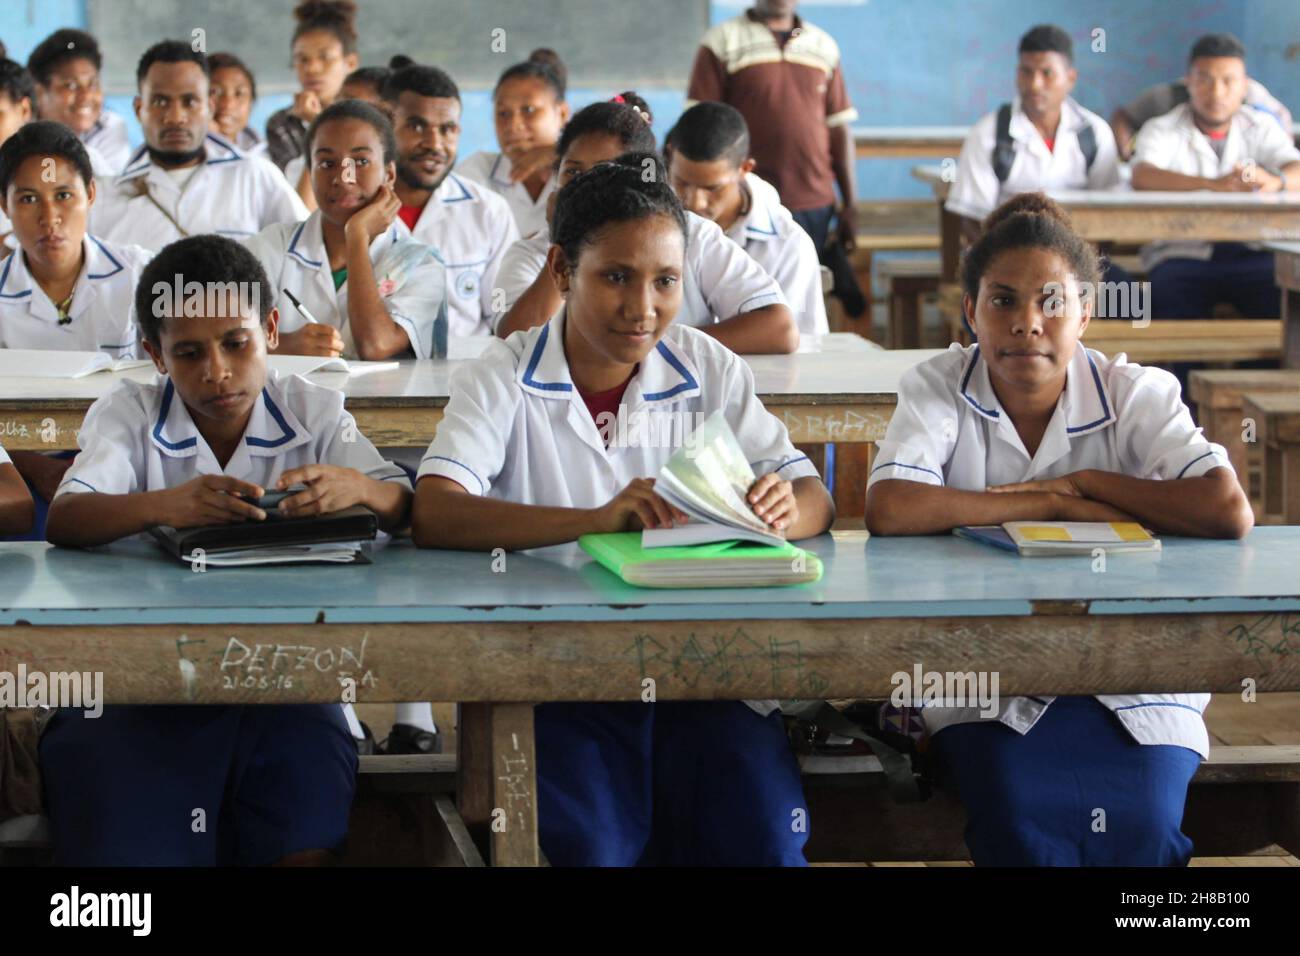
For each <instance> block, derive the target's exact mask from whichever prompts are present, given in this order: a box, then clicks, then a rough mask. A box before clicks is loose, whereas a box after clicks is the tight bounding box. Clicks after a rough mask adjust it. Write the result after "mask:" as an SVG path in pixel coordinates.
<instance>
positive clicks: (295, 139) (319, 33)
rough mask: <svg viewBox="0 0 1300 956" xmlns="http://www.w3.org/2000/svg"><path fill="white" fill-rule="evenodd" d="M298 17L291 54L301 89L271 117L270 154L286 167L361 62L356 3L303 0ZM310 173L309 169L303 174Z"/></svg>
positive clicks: (268, 125)
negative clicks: (313, 122)
mask: <svg viewBox="0 0 1300 956" xmlns="http://www.w3.org/2000/svg"><path fill="white" fill-rule="evenodd" d="M293 16H294V19H295V20H297V21H298V24H297V26H296V27H294V31H293V46H292V49H291V57H292V63H293V71H294V73H295V74H296V75H297V77H298V83H299V84H300V85H301V86H302V89H301V90H299V91H298V93H297V94H295V96H294V98H293V105H292V106H287V107H285V108H284V109H282V110H279V111H277V112H275V113H272V114H271V118H270V119H268V120H267V121H266V142H267V155H268V156H269V157H270V159H271V161H272V162H274V163H275V165H277V166H279V167H280V168H281V169H284V167H285V166H286V165H288V162H289V160H291V159H293V158H294V157H296V156H301V155H302V151H303V145H304V141H305V140H306V137H307V127H308V126H309V125H310V124H311V121H312V120H314V119H315V118H316V117H317V116H318V115H319V114H320V111H321V110H323V109H324V108H325V107H327V106H329V105H330V104H331V103H333V102H334V100H335V99H337V98H338V95H339V90H340V89H342V87H343V80H344V79H345V78H346V77H347V75H348V74H349V73H351V72H352V71H353V70H355V69H356V68H357V65H358V62H359V61H358V59H357V27H356V19H357V5H356V4H355V3H353V2H352V0H302V2H301V3H299V4H298V6H296V7H294V9H293ZM308 175H309V173H308V171H307V170H304V171H303V173H302V177H303V178H307V177H308ZM294 185H295V186H298V185H300V184H298V183H295V184H294Z"/></svg>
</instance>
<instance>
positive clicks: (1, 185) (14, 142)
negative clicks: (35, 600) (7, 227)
mask: <svg viewBox="0 0 1300 956" xmlns="http://www.w3.org/2000/svg"><path fill="white" fill-rule="evenodd" d="M51 163H52V165H51ZM94 202H95V181H94V179H93V177H92V171H91V163H90V157H89V156H87V151H86V148H85V146H84V145H82V142H81V140H79V139H78V138H77V136H76V134H75V133H73V132H72V130H70V129H68V127H66V126H64V125H63V124H62V123H55V122H52V121H49V120H37V121H36V122H34V123H28V124H27V125H26V126H24V127H22V128H21V129H20V130H18V132H17V133H15V134H14V135H13V136H11V137H10V138H9V139H8V140H6V141H5V143H4V145H3V146H0V210H3V211H4V212H5V213H6V214H7V215H8V216H9V218H10V219H11V220H12V223H13V234H14V239H15V240H16V242H17V245H18V249H17V250H16V251H15V252H14V253H13V255H11V256H9V257H8V258H7V259H5V260H4V262H3V263H0V348H10V349H59V350H69V351H88V352H95V351H103V352H107V353H108V354H109V355H111V356H113V357H114V358H134V357H135V356H136V354H137V353H136V339H137V329H136V324H135V315H134V313H133V310H132V305H133V298H132V297H133V295H134V293H135V283H136V279H137V278H138V277H139V275H140V272H141V270H142V269H143V268H144V266H145V264H146V263H147V262H148V261H149V259H150V257H151V255H152V254H151V253H150V252H148V251H147V250H145V249H142V248H140V247H139V246H117V245H113V244H111V243H107V242H104V241H103V240H102V239H99V238H97V237H95V236H93V235H90V234H88V233H87V232H86V219H87V216H88V214H89V212H90V209H91V207H92V205H93V203H94ZM69 463H70V459H69V458H68V457H67V456H52V455H44V454H41V453H39V452H34V451H16V452H14V465H15V466H16V467H17V468H18V470H19V472H20V473H21V474H22V476H23V477H24V478H25V479H26V480H27V481H28V482H29V483H30V486H31V489H32V493H33V495H35V496H36V498H37V504H38V514H37V519H38V520H37V523H36V534H37V535H38V537H43V531H44V522H45V504H46V502H48V501H49V500H50V498H52V497H53V495H54V490H55V489H56V488H57V487H58V485H59V482H60V481H61V480H62V478H63V473H64V472H65V471H66V470H67V468H68V465H69Z"/></svg>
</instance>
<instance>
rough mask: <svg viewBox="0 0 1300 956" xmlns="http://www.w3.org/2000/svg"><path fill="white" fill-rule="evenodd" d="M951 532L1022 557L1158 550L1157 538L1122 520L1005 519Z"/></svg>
mask: <svg viewBox="0 0 1300 956" xmlns="http://www.w3.org/2000/svg"><path fill="white" fill-rule="evenodd" d="M952 533H953V534H955V535H957V536H958V537H959V538H969V539H970V540H972V541H978V542H980V543H981V544H987V545H990V546H992V547H994V548H1001V549H1002V550H1003V551H1015V552H1017V553H1018V554H1020V555H1022V556H1024V557H1043V556H1047V555H1071V554H1084V555H1090V554H1092V552H1093V551H1094V550H1095V549H1097V548H1101V549H1102V550H1103V551H1105V552H1106V553H1108V554H1117V553H1120V552H1125V551H1159V550H1160V539H1159V538H1155V537H1152V535H1151V532H1149V531H1147V529H1146V528H1144V527H1142V526H1141V525H1140V524H1136V523H1134V522H1126V521H1114V522H1106V521H1007V522H1005V523H1003V524H1000V525H996V524H993V525H972V526H968V527H961V528H954V529H953V532H952Z"/></svg>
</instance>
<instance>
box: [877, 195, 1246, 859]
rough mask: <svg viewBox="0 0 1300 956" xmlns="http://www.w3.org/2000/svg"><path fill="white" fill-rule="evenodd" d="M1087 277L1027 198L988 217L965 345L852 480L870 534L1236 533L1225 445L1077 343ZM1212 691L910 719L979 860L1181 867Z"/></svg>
mask: <svg viewBox="0 0 1300 956" xmlns="http://www.w3.org/2000/svg"><path fill="white" fill-rule="evenodd" d="M1100 274H1101V269H1100V266H1099V263H1098V257H1097V251H1096V249H1094V248H1093V247H1092V246H1091V245H1090V244H1088V243H1087V242H1086V241H1084V240H1083V239H1082V238H1080V237H1079V235H1078V234H1077V233H1076V232H1075V231H1074V229H1073V228H1072V227H1071V225H1070V221H1069V218H1068V217H1067V216H1066V214H1065V213H1064V212H1063V211H1062V210H1061V208H1060V207H1059V206H1057V205H1056V203H1054V202H1052V201H1051V200H1050V199H1048V198H1047V197H1045V196H1043V195H1042V194H1041V193H1024V194H1021V195H1019V196H1016V197H1015V198H1013V199H1011V200H1009V201H1008V202H1006V203H1004V204H1003V205H1002V206H1001V207H999V208H998V209H996V210H995V211H994V212H993V213H992V214H991V215H990V216H989V217H988V219H986V220H985V223H984V230H983V233H982V234H981V236H980V237H979V239H978V240H977V241H976V242H975V243H974V244H973V245H972V246H971V247H970V249H969V250H968V251H967V253H966V256H965V259H964V261H963V263H962V274H961V279H962V288H963V293H964V295H963V297H962V308H963V310H964V311H965V316H966V320H967V322H968V323H969V325H970V327H971V328H972V329H973V331H974V334H975V339H976V342H975V344H973V345H970V346H966V347H963V346H961V345H958V344H953V345H952V346H950V347H949V349H948V351H947V352H946V353H944V354H943V355H940V356H937V357H935V358H933V359H930V360H929V361H927V362H923V363H921V364H920V365H917V366H915V367H914V368H912V369H911V370H909V371H908V372H906V373H905V374H904V375H903V377H902V379H901V381H900V382H899V392H898V408H897V410H896V412H895V413H894V417H893V418H892V419H891V420H890V422H889V430H888V432H887V433H886V435H885V440H884V441H883V442H881V443H880V444H879V446H878V450H877V453H876V459H875V460H876V464H875V466H874V467H873V469H872V471H871V475H870V477H869V479H868V482H867V510H866V523H867V527H868V529H869V530H870V531H871V532H872V533H873V534H880V535H896V534H939V533H943V532H949V531H952V530H953V529H954V528H957V527H961V526H963V525H990V524H1001V523H1002V522H1006V521H1084V522H1140V523H1141V524H1143V525H1145V526H1147V527H1149V528H1152V529H1154V530H1155V531H1157V532H1163V533H1165V534H1173V535H1183V536H1188V537H1202V538H1241V537H1243V536H1245V535H1246V534H1247V533H1248V532H1249V531H1250V528H1251V527H1252V525H1253V524H1254V516H1253V514H1252V512H1251V508H1250V504H1249V503H1248V501H1247V500H1246V495H1245V493H1244V492H1243V491H1242V489H1241V485H1240V484H1239V483H1238V481H1237V476H1236V474H1235V473H1234V472H1233V470H1232V465H1231V464H1230V463H1229V461H1228V455H1227V452H1226V451H1224V449H1223V448H1222V447H1221V446H1219V445H1216V444H1213V443H1211V442H1208V441H1206V440H1205V438H1204V437H1203V436H1202V435H1201V430H1200V429H1199V428H1197V427H1196V426H1195V425H1194V424H1193V423H1192V417H1191V414H1190V413H1189V412H1188V410H1187V407H1186V406H1185V405H1184V404H1183V402H1182V397H1181V390H1180V387H1179V384H1178V380H1177V379H1176V378H1174V376H1173V375H1171V374H1170V373H1168V372H1166V371H1164V370H1162V369H1158V368H1144V367H1143V366H1140V365H1135V364H1133V363H1132V362H1129V361H1127V360H1126V358H1125V357H1124V356H1123V355H1122V354H1121V355H1118V356H1116V357H1114V358H1107V357H1106V356H1105V355H1102V354H1101V353H1100V352H1096V351H1093V350H1092V349H1089V348H1086V347H1085V346H1084V344H1083V343H1082V342H1081V341H1080V337H1081V336H1082V335H1083V332H1084V330H1085V329H1086V328H1087V327H1088V321H1089V319H1090V318H1091V315H1092V303H1093V300H1094V298H1095V291H1096V289H1097V283H1098V279H1099V276H1100ZM971 546H972V547H974V546H975V545H971ZM1115 560H1123V557H1122V556H1121V557H1117V558H1116V559H1115ZM1009 570H1011V571H1012V573H1021V574H1029V573H1032V570H1033V569H1032V568H1030V567H1029V565H1025V567H1024V569H1023V570H1016V569H1010V568H1009ZM1112 570H1114V569H1112ZM1120 573H1122V572H1120ZM1209 701H1210V695H1209V694H1122V695H1105V696H1100V697H1056V698H1052V697H1012V698H1003V699H1002V700H1001V702H1000V704H999V707H998V711H997V714H996V719H991V718H992V716H993V715H990V714H986V713H984V712H983V711H981V710H979V709H977V708H967V707H959V706H956V704H957V702H955V701H945V702H944V703H943V704H942V705H941V706H937V707H931V706H928V705H927V707H926V708H925V709H924V711H923V714H924V717H925V723H926V726H927V729H928V730H929V732H930V733H931V734H932V735H933V743H934V748H935V750H936V751H937V753H938V755H939V757H940V759H941V760H942V761H943V763H944V765H945V767H946V770H947V772H948V774H949V775H950V778H951V780H952V781H953V783H954V784H955V786H956V789H957V792H958V794H959V795H960V797H961V799H962V802H963V804H964V805H965V808H966V814H967V828H966V843H967V845H968V846H969V848H970V851H971V856H972V858H973V859H974V860H975V862H976V863H977V864H981V865H1004V866H1017V865H1018V866H1025V865H1050V866H1077V865H1109V866H1159V865H1169V866H1174V865H1177V866H1181V865H1184V864H1186V863H1187V861H1188V859H1189V858H1190V856H1191V853H1192V845H1191V841H1189V840H1188V839H1187V837H1186V836H1184V835H1183V833H1182V832H1181V830H1180V828H1179V827H1180V823H1181V821H1182V815H1183V804H1184V802H1185V800H1186V797H1187V785H1188V783H1189V782H1190V781H1191V779H1192V774H1193V773H1195V772H1196V767H1197V764H1198V763H1199V762H1200V759H1201V758H1202V757H1204V756H1206V755H1207V754H1208V750H1209V737H1208V734H1207V732H1206V729H1205V721H1204V719H1203V718H1202V713H1203V711H1204V710H1205V707H1206V706H1207V705H1208V704H1209ZM1096 808H1102V809H1104V810H1105V814H1106V826H1105V828H1104V829H1103V830H1097V829H1096V828H1095V827H1094V825H1093V824H1094V822H1095V820H1096V817H1095V810H1096Z"/></svg>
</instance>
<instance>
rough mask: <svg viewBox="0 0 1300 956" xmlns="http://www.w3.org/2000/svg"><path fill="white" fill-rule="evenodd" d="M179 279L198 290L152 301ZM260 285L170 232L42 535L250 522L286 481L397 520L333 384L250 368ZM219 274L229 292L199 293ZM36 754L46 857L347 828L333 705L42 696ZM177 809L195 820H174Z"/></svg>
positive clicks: (347, 748) (168, 848)
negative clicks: (78, 708)
mask: <svg viewBox="0 0 1300 956" xmlns="http://www.w3.org/2000/svg"><path fill="white" fill-rule="evenodd" d="M177 276H180V277H181V279H180V280H177V278H176V277H177ZM177 281H180V282H183V283H185V284H186V285H187V286H188V285H192V284H194V283H197V284H198V286H199V288H201V289H203V290H206V291H205V292H203V293H201V294H199V295H198V296H194V295H193V294H190V297H188V298H187V297H186V295H185V293H184V292H183V291H181V290H174V291H176V295H175V296H174V297H173V295H172V294H170V293H169V294H167V295H164V296H162V297H161V299H160V298H159V296H158V295H157V294H156V293H157V289H158V287H159V286H160V285H161V286H165V287H168V288H169V289H170V288H172V287H173V286H174V284H175V283H176V282H177ZM266 284H267V278H266V276H265V275H264V274H263V273H262V269H261V267H260V266H259V265H258V262H257V259H256V258H255V257H254V256H253V255H252V254H251V253H249V252H248V250H246V249H244V248H243V247H242V246H240V245H239V244H238V243H236V242H233V241H231V240H229V239H225V238H223V237H220V236H195V237H192V238H189V239H184V240H181V241H180V242H177V243H174V244H172V245H170V246H168V247H167V248H165V249H163V250H162V251H161V252H160V253H159V254H158V256H157V257H156V258H155V259H154V260H153V262H152V263H151V264H150V265H149V266H148V267H146V269H145V271H144V274H143V275H142V276H141V279H140V284H139V287H138V289H137V294H136V311H137V313H138V314H139V315H140V317H141V326H142V329H143V333H144V347H145V349H146V351H147V352H148V353H149V356H150V358H152V359H153V361H154V364H155V365H156V366H157V369H158V372H159V373H160V376H161V377H160V378H159V379H158V380H157V381H154V382H150V383H137V382H122V383H120V384H119V385H118V386H117V387H115V388H114V389H112V390H111V391H109V392H108V393H107V394H105V395H104V396H103V397H102V398H100V399H99V400H98V401H97V402H95V404H94V405H93V406H91V409H90V411H89V412H88V413H87V415H86V424H85V427H83V428H82V429H81V432H80V434H79V436H78V440H79V443H80V445H81V453H80V454H79V455H78V456H77V459H76V461H75V462H74V464H73V466H72V468H71V469H70V470H69V472H68V475H67V477H66V478H65V480H64V483H63V485H62V486H61V487H60V489H59V493H58V495H57V497H56V498H55V501H54V503H53V505H51V508H50V521H49V527H48V534H49V540H50V541H51V543H53V544H56V545H60V546H63V547H94V546H99V545H104V544H108V543H110V542H113V541H117V540H119V539H122V538H127V537H130V536H133V535H137V534H139V533H141V532H144V531H146V530H147V529H149V528H150V527H152V526H154V525H159V524H163V525H170V526H172V527H177V528H185V527H192V526H196V525H204V524H212V523H236V522H242V521H264V520H266V517H267V516H266V512H265V511H263V510H262V509H261V508H259V507H258V506H257V505H256V504H255V503H254V502H255V501H256V500H257V499H258V498H260V497H261V496H262V495H264V494H265V493H267V492H270V491H273V490H291V489H293V490H294V493H293V494H291V495H290V496H289V497H288V498H286V499H285V500H284V501H283V502H281V503H280V505H279V508H280V510H281V511H283V512H286V513H287V514H289V515H291V516H295V517H297V516H304V517H305V516H311V515H315V514H323V513H329V512H333V511H337V510H340V509H343V508H347V507H349V506H351V505H358V504H359V505H364V506H366V507H368V508H370V509H371V510H372V511H374V512H375V514H376V515H377V516H378V519H379V526H380V528H382V529H384V530H386V531H393V530H396V529H398V528H401V527H403V526H404V525H405V524H406V520H407V514H408V512H409V507H410V500H411V490H410V483H409V480H408V479H407V477H406V476H405V474H403V472H402V471H401V469H399V468H398V467H397V466H395V465H392V464H390V463H389V462H387V461H385V460H384V459H383V458H382V457H380V455H379V453H378V452H377V451H376V450H375V448H374V446H373V445H371V444H370V442H369V441H368V440H366V438H365V436H363V435H361V434H359V433H358V432H357V429H356V423H355V421H353V419H352V416H351V415H349V414H348V413H347V412H346V411H344V409H343V396H342V394H341V393H340V392H338V391H337V390H335V389H329V388H324V387H322V386H318V385H314V384H312V383H310V382H308V381H307V380H306V379H304V378H301V377H298V376H288V377H285V378H279V377H277V376H275V375H274V374H268V370H267V364H266V354H267V351H268V349H269V347H274V344H275V338H276V334H277V327H276V326H277V319H278V316H277V314H276V311H275V309H274V308H273V307H272V304H271V298H270V296H260V297H259V301H257V302H256V303H254V302H253V301H252V300H251V296H246V294H245V293H244V292H243V291H242V290H249V289H256V288H264V287H265V286H266ZM232 285H233V286H235V287H236V288H238V289H239V290H241V292H239V293H236V294H227V295H220V294H214V293H213V290H214V289H215V288H221V289H228V288H229V287H230V286H232ZM178 300H179V301H178ZM160 303H161V308H156V307H157V306H159V304H160ZM196 306H197V307H196ZM157 313H161V314H157ZM195 313H197V314H195ZM298 485H301V486H303V487H302V490H297V489H296V486H298ZM250 499H251V500H250ZM104 561H105V565H106V567H105V573H106V574H107V573H112V567H111V566H112V563H113V562H112V558H111V556H109V557H106V558H105V559H104ZM40 757H41V770H42V775H43V777H44V783H45V789H46V794H47V806H48V808H49V814H50V826H51V833H52V836H53V841H54V855H55V860H56V861H57V862H58V863H59V864H60V865H68V864H72V865H123V864H136V865H140V864H151V865H172V866H175V865H213V864H214V863H225V864H232V863H233V864H241V865H267V864H271V863H277V862H278V863H297V864H322V863H326V862H329V860H330V859H331V858H332V855H333V851H335V850H336V849H337V848H338V846H339V845H340V844H341V843H342V841H343V840H344V838H345V837H346V835H347V827H348V813H349V810H350V807H351V802H352V795H353V790H354V782H355V775H356V750H355V747H354V745H353V743H352V739H351V736H350V734H349V733H348V729H347V724H346V722H345V720H344V717H343V710H342V708H341V707H340V706H339V705H337V704H320V705H288V706H284V705H275V706H259V707H213V706H206V707H137V706H108V707H105V708H104V709H103V713H102V714H101V715H100V716H99V718H98V719H96V720H84V719H82V716H81V714H80V713H77V712H67V711H59V712H57V713H56V714H55V715H54V717H53V718H52V720H51V721H50V724H49V725H48V727H47V728H46V731H45V733H44V735H43V736H42V738H41V745H40ZM195 807H202V808H205V810H206V812H207V815H208V817H207V818H208V826H207V827H206V829H203V830H202V831H196V830H194V829H192V828H191V827H190V826H189V823H188V821H189V820H190V818H191V816H192V811H193V810H194V808H195ZM165 820H179V821H185V822H183V823H182V824H181V825H177V826H165V825H160V822H159V821H165ZM218 824H219V825H218Z"/></svg>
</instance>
